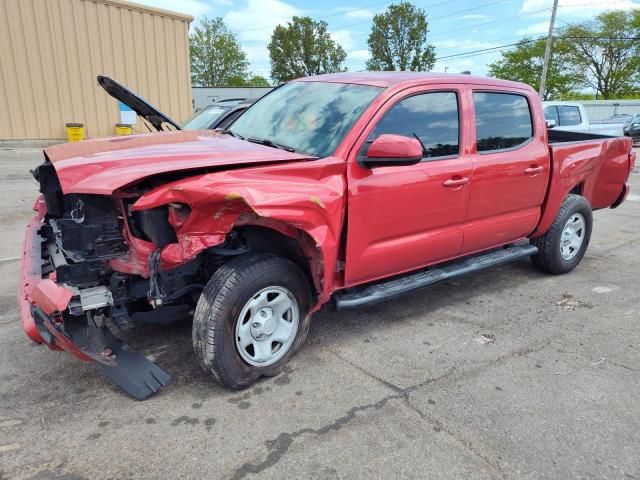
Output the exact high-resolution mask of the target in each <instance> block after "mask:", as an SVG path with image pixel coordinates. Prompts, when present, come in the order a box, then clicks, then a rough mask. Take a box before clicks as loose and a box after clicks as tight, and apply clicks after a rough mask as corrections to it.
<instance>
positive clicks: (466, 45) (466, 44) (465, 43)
mask: <svg viewBox="0 0 640 480" xmlns="http://www.w3.org/2000/svg"><path fill="white" fill-rule="evenodd" d="M433 45H434V46H435V47H436V52H437V53H438V54H439V51H440V50H481V49H483V48H493V47H497V46H499V44H497V43H491V42H479V41H475V40H470V39H465V40H455V39H449V40H434V41H433Z"/></svg>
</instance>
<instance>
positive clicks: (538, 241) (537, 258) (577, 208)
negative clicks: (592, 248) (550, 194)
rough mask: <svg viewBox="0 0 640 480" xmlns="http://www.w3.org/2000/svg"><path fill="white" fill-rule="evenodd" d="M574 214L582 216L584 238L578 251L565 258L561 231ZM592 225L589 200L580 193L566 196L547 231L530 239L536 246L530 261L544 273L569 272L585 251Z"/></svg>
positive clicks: (557, 273)
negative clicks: (561, 244) (561, 249)
mask: <svg viewBox="0 0 640 480" xmlns="http://www.w3.org/2000/svg"><path fill="white" fill-rule="evenodd" d="M575 214H580V215H582V217H583V218H584V223H585V227H584V238H583V240H582V245H580V248H579V249H578V252H577V253H576V254H575V255H574V256H573V258H571V259H570V260H567V259H565V258H563V257H562V255H561V253H560V243H561V239H562V231H563V230H564V227H565V225H566V223H567V222H568V221H569V219H570V218H571V217H572V216H573V215H575ZM592 227H593V213H592V211H591V205H589V202H588V201H587V200H586V199H585V198H584V197H581V196H580V195H573V194H571V195H569V196H567V198H566V199H565V201H564V202H563V203H562V205H561V206H560V210H558V214H557V215H556V218H555V219H554V220H553V223H552V224H551V227H550V228H549V230H548V231H547V233H545V234H544V235H542V236H541V237H538V238H534V239H532V240H531V243H532V244H533V245H535V246H536V247H538V253H537V254H536V255H534V256H532V257H531V261H532V262H533V264H534V265H535V266H536V267H537V268H539V269H540V270H542V271H543V272H546V273H552V274H554V275H559V274H562V273H567V272H570V271H571V270H573V269H574V268H575V267H576V265H578V264H579V263H580V261H581V260H582V257H584V254H585V252H586V251H587V247H588V246H589V240H590V239H591V229H592Z"/></svg>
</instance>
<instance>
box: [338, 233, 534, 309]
mask: <svg viewBox="0 0 640 480" xmlns="http://www.w3.org/2000/svg"><path fill="white" fill-rule="evenodd" d="M536 253H538V247H536V246H534V245H529V244H524V245H513V246H510V247H507V248H502V249H500V250H493V251H491V252H488V253H482V254H480V255H476V256H473V257H468V258H465V259H463V260H457V261H454V262H451V263H446V264H443V265H441V266H437V267H433V268H429V269H426V270H420V271H418V272H413V273H409V274H406V275H403V276H400V277H395V278H392V279H390V280H382V281H380V282H378V283H372V284H368V285H363V286H361V287H355V288H353V289H349V290H348V291H344V292H338V293H336V294H335V295H334V302H335V305H336V308H337V309H338V310H345V309H351V308H358V307H362V306H365V305H371V304H374V303H378V302H383V301H385V300H388V299H390V298H393V297H397V296H398V295H403V294H405V293H409V292H413V291H414V290H418V289H420V288H424V287H427V286H429V285H433V284H434V283H438V282H442V281H444V280H450V279H452V278H456V277H460V276H462V275H466V274H468V273H473V272H478V271H480V270H484V269H487V268H492V267H496V266H498V265H504V264H506V263H511V262H514V261H516V260H519V259H521V258H525V257H530V256H531V255H535V254H536Z"/></svg>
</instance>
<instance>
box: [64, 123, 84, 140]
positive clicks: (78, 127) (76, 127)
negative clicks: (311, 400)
mask: <svg viewBox="0 0 640 480" xmlns="http://www.w3.org/2000/svg"><path fill="white" fill-rule="evenodd" d="M65 126H66V127H67V141H68V142H79V141H81V140H84V125H83V124H82V123H67V124H66V125H65Z"/></svg>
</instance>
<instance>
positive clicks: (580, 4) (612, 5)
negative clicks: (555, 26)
mask: <svg viewBox="0 0 640 480" xmlns="http://www.w3.org/2000/svg"><path fill="white" fill-rule="evenodd" d="M552 4H553V2H552V1H551V0H524V1H523V2H522V7H521V8H520V13H521V14H530V13H534V12H537V11H538V10H541V9H544V8H549V9H551V7H552ZM633 8H640V3H638V2H636V1H634V0H608V1H606V2H605V1H602V0H560V2H559V3H558V15H572V16H577V17H581V18H588V17H592V16H593V15H597V14H598V13H600V12H603V11H605V10H630V9H633ZM538 15H539V16H545V15H546V16H548V15H549V13H548V12H546V11H544V12H539V13H538Z"/></svg>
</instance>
